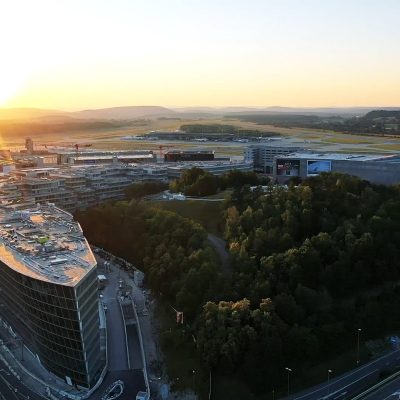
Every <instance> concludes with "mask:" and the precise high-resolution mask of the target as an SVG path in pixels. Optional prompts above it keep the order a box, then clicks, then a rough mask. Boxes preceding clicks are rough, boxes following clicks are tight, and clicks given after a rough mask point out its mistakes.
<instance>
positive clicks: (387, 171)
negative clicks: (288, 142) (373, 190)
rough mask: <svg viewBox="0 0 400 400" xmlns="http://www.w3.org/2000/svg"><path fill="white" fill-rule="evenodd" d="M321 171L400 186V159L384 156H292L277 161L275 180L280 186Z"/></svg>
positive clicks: (305, 153)
mask: <svg viewBox="0 0 400 400" xmlns="http://www.w3.org/2000/svg"><path fill="white" fill-rule="evenodd" d="M322 172H340V173H344V174H349V175H353V176H357V177H359V178H361V179H365V180H367V181H370V182H372V183H378V184H385V185H392V184H396V183H400V156H399V155H393V154H392V155H382V154H344V153H309V152H304V153H292V154H288V155H286V156H278V157H275V159H274V178H275V179H276V180H277V182H279V183H283V182H286V181H288V180H289V179H290V178H292V177H300V178H302V179H304V178H307V177H309V176H316V175H318V174H320V173H322Z"/></svg>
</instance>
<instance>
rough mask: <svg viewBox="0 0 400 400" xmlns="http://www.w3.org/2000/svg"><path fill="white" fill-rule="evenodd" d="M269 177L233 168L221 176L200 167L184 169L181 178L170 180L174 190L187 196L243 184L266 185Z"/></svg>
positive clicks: (205, 194)
mask: <svg viewBox="0 0 400 400" xmlns="http://www.w3.org/2000/svg"><path fill="white" fill-rule="evenodd" d="M267 182H268V179H267V178H259V177H258V176H257V175H256V174H255V173H254V172H242V171H238V170H232V171H229V172H227V173H225V174H222V175H221V176H216V175H213V174H211V173H210V172H208V171H205V170H203V169H201V168H198V167H193V168H190V169H186V170H184V171H183V173H182V175H181V177H180V178H179V179H175V180H173V181H171V182H170V184H169V188H170V190H171V191H173V192H183V193H184V194H185V195H186V196H199V197H202V196H210V195H213V194H216V193H217V192H219V191H221V190H225V189H227V188H234V187H242V186H243V185H253V186H256V185H264V184H267Z"/></svg>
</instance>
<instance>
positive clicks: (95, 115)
mask: <svg viewBox="0 0 400 400" xmlns="http://www.w3.org/2000/svg"><path fill="white" fill-rule="evenodd" d="M175 114H176V113H175V111H173V110H170V109H168V108H165V107H159V106H128V107H111V108H100V109H93V110H83V111H76V112H73V113H70V114H69V115H70V116H72V117H75V118H79V119H125V120H129V119H135V118H142V117H166V116H175Z"/></svg>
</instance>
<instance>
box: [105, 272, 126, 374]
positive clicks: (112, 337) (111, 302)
mask: <svg viewBox="0 0 400 400" xmlns="http://www.w3.org/2000/svg"><path fill="white" fill-rule="evenodd" d="M107 279H108V283H107V285H106V287H105V288H104V290H103V291H102V294H103V296H104V297H103V302H104V303H105V304H106V305H107V313H106V318H107V346H108V369H109V371H123V370H127V369H129V366H128V357H127V354H126V340H125V327H124V321H123V319H122V313H121V308H120V306H119V303H118V300H117V298H116V296H117V288H118V281H119V279H118V274H117V273H116V272H113V273H109V274H107Z"/></svg>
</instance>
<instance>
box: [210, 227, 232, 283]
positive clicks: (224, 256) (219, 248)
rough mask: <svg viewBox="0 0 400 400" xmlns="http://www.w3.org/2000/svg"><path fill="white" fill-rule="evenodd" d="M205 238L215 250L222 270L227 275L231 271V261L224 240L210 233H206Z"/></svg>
mask: <svg viewBox="0 0 400 400" xmlns="http://www.w3.org/2000/svg"><path fill="white" fill-rule="evenodd" d="M207 239H208V241H209V242H210V243H211V245H212V246H213V247H214V249H215V251H216V252H217V253H218V256H219V258H220V260H221V268H222V272H223V273H224V274H225V275H229V274H230V273H231V263H230V257H229V253H228V252H227V250H226V242H225V240H222V239H221V238H219V237H217V236H215V235H212V234H211V233H209V234H208V235H207Z"/></svg>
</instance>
